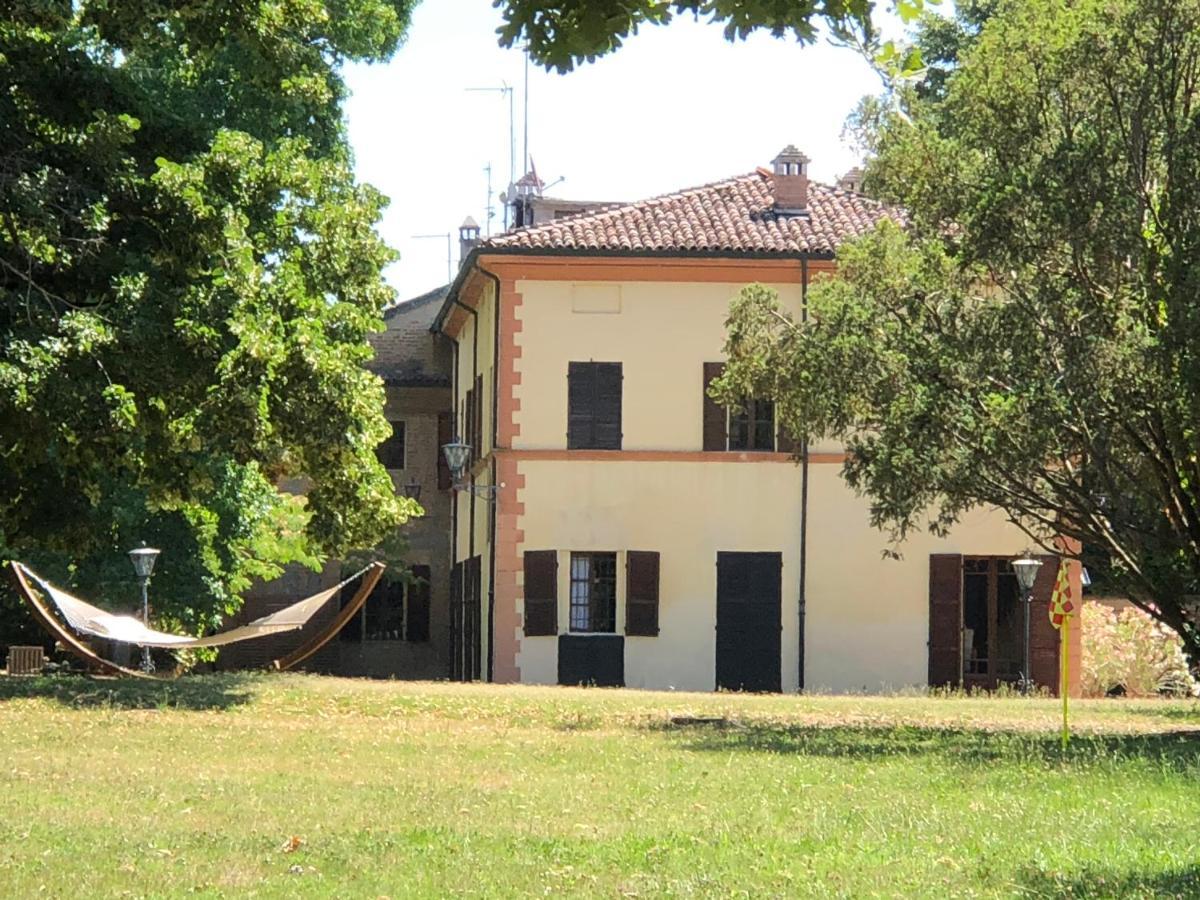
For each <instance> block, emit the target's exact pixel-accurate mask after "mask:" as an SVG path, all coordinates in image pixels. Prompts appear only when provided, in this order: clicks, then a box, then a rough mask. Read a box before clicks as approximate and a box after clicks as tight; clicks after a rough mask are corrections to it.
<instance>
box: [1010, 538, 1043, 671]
mask: <svg viewBox="0 0 1200 900" xmlns="http://www.w3.org/2000/svg"><path fill="white" fill-rule="evenodd" d="M1012 567H1013V572H1015V573H1016V576H1017V584H1018V585H1019V586H1020V588H1021V594H1022V595H1023V597H1024V600H1025V659H1024V661H1023V662H1022V664H1021V693H1022V694H1028V693H1029V691H1030V688H1031V686H1032V680H1031V679H1030V677H1029V606H1030V604H1031V603H1033V583H1034V581H1036V580H1037V574H1038V569H1040V568H1041V567H1042V561H1041V560H1040V559H1034V557H1033V554H1032V553H1030V552H1029V551H1028V550H1026V551H1025V553H1024V554H1023V555H1022V556H1021V558H1020V559H1014V560H1013V561H1012Z"/></svg>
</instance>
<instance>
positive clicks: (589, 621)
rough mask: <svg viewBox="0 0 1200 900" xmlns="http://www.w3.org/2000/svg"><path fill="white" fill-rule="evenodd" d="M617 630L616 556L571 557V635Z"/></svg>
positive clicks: (586, 554) (575, 555)
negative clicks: (573, 632) (572, 633)
mask: <svg viewBox="0 0 1200 900" xmlns="http://www.w3.org/2000/svg"><path fill="white" fill-rule="evenodd" d="M616 630H617V554H615V553H572V554H571V631H575V632H600V633H610V634H611V633H613V632H615V631H616Z"/></svg>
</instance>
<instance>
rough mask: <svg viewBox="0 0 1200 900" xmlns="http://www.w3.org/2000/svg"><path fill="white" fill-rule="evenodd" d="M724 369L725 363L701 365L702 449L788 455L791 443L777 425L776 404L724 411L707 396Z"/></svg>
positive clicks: (766, 402) (745, 405)
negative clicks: (753, 451) (702, 370)
mask: <svg viewBox="0 0 1200 900" xmlns="http://www.w3.org/2000/svg"><path fill="white" fill-rule="evenodd" d="M724 369H725V364H724V363H719V362H711V363H705V364H704V380H703V397H702V402H703V408H704V420H703V422H704V425H703V432H704V449H705V450H756V451H760V452H771V451H778V452H780V453H791V452H792V449H793V443H792V441H791V440H790V439H789V438H788V435H787V432H785V431H784V430H782V429H781V428H779V427H778V426H777V425H776V422H775V404H774V403H772V402H771V401H770V400H746V401H745V402H744V403H742V404H741V405H740V406H737V407H734V408H733V409H728V410H727V409H725V407H723V406H721V404H719V403H717V401H716V400H714V399H713V398H712V397H710V396H709V395H708V389H709V387H710V386H711V385H712V383H713V382H714V381H715V380H716V379H718V378H720V377H721V373H722V372H723V371H724Z"/></svg>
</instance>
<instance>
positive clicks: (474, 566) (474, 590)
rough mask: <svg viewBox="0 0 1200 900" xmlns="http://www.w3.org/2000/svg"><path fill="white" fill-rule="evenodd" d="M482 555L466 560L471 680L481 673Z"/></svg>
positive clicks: (468, 654)
mask: <svg viewBox="0 0 1200 900" xmlns="http://www.w3.org/2000/svg"><path fill="white" fill-rule="evenodd" d="M482 561H483V557H480V556H472V557H471V558H470V559H469V560H468V561H467V583H468V584H469V585H470V593H468V595H467V598H468V600H469V601H470V606H469V607H468V609H467V621H468V623H469V624H468V626H467V629H466V631H467V635H468V638H469V640H468V643H467V678H468V679H469V680H471V681H474V680H476V679H478V678H479V677H480V676H481V675H482V674H483V667H482V661H483V640H482V638H483V566H482Z"/></svg>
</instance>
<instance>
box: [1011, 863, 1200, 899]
mask: <svg viewBox="0 0 1200 900" xmlns="http://www.w3.org/2000/svg"><path fill="white" fill-rule="evenodd" d="M1018 881H1019V882H1020V884H1021V885H1022V887H1023V888H1024V890H1023V891H1022V893H1021V896H1023V897H1077V898H1101V897H1104V898H1108V897H1200V866H1184V867H1182V868H1176V869H1167V870H1166V871H1163V872H1113V871H1107V870H1099V871H1098V870H1093V869H1085V870H1084V871H1083V872H1073V873H1071V874H1069V875H1064V874H1061V873H1048V872H1036V871H1031V872H1027V873H1024V874H1023V875H1021V876H1020V877H1019V879H1018Z"/></svg>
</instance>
